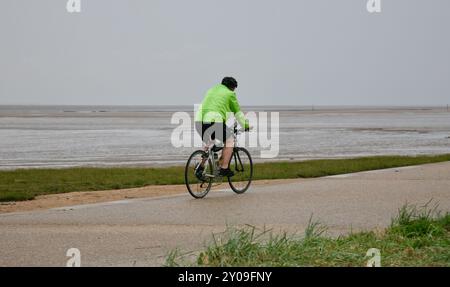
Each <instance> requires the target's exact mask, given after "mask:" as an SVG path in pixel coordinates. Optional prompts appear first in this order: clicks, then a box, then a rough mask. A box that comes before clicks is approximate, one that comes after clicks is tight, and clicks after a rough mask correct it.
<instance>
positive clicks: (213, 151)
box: [200, 121, 244, 178]
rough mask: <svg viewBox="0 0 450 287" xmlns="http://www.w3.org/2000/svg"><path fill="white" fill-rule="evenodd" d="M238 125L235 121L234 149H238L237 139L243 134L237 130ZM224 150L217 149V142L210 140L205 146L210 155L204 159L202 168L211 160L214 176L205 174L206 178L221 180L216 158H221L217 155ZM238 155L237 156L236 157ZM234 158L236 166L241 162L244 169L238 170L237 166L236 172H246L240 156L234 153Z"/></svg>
mask: <svg viewBox="0 0 450 287" xmlns="http://www.w3.org/2000/svg"><path fill="white" fill-rule="evenodd" d="M237 126H238V124H237V121H234V124H233V148H236V146H237V137H238V135H240V134H241V133H242V130H240V129H238V128H237ZM222 149H223V147H217V146H216V141H215V140H210V141H209V142H208V143H207V144H206V145H205V146H204V151H205V152H206V154H207V155H208V156H207V157H206V158H204V159H202V162H201V164H200V165H201V166H204V164H205V162H206V161H207V160H208V159H210V160H211V162H212V163H213V166H212V173H213V174H207V173H206V174H205V176H206V177H211V178H221V176H219V166H218V162H217V161H216V158H219V155H218V154H217V152H219V151H221V150H222ZM236 155H237V156H236ZM233 157H234V160H235V164H237V162H238V161H237V160H236V159H238V160H239V165H240V166H241V167H242V170H240V169H238V167H237V166H236V167H235V168H236V170H237V171H243V170H244V165H243V164H242V161H241V158H240V156H239V154H237V153H235V152H234V151H233Z"/></svg>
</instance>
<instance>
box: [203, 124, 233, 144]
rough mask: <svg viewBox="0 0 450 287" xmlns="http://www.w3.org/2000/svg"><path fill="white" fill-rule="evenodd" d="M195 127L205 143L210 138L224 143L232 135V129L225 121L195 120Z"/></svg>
mask: <svg viewBox="0 0 450 287" xmlns="http://www.w3.org/2000/svg"><path fill="white" fill-rule="evenodd" d="M195 129H196V130H197V132H198V134H199V135H200V136H201V137H202V140H203V142H205V143H207V142H208V141H209V140H210V139H212V140H215V139H217V140H219V141H220V142H222V143H224V142H225V141H226V140H227V139H229V138H231V137H232V136H233V130H232V129H231V128H229V127H228V126H227V125H226V124H225V123H206V122H195Z"/></svg>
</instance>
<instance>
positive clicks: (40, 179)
mask: <svg viewBox="0 0 450 287" xmlns="http://www.w3.org/2000/svg"><path fill="white" fill-rule="evenodd" d="M443 161H450V154H445V155H437V156H417V157H405V156H379V157H363V158H353V159H330V160H310V161H304V162H276V163H273V162H271V163H259V164H256V165H255V173H254V179H286V178H310V177H320V176H326V175H336V174H344V173H351V172H357V171H366V170H375V169H383V168H390V167H400V166H408V165H417V164H425V163H435V162H443ZM183 183H184V167H181V166H178V167H168V168H68V169H22V170H15V171H0V201H18V200H29V199H33V198H34V197H35V196H38V195H43V194H52V193H64V192H71V191H94V190H109V189H122V188H131V187H142V186H146V185H158V184H161V185H167V184H183Z"/></svg>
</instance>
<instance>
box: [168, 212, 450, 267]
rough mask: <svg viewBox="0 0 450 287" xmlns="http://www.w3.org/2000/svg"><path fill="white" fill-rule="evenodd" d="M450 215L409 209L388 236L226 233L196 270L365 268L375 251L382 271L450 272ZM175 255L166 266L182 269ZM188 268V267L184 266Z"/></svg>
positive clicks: (316, 226) (313, 226)
mask: <svg viewBox="0 0 450 287" xmlns="http://www.w3.org/2000/svg"><path fill="white" fill-rule="evenodd" d="M449 224H450V214H449V213H446V214H442V213H440V212H437V211H436V209H435V208H433V209H429V208H428V206H427V205H426V206H424V207H420V208H417V207H415V206H408V205H405V206H404V207H402V208H401V209H400V210H399V214H398V216H397V217H396V218H394V219H393V220H392V224H391V225H390V226H389V227H388V228H387V229H386V230H385V231H384V232H381V233H380V232H359V233H352V234H349V235H346V236H340V237H338V238H330V237H325V236H324V235H323V232H324V226H323V225H321V224H320V223H317V222H313V221H312V219H310V221H309V224H308V227H307V228H306V230H305V236H303V237H299V236H294V235H292V236H290V235H288V234H286V233H282V234H279V235H274V234H273V233H272V232H271V231H267V230H262V231H258V230H257V229H256V228H255V227H251V226H250V227H248V226H247V227H243V228H230V227H229V228H228V229H227V230H226V231H225V233H224V234H223V235H221V236H214V240H213V243H212V244H211V245H209V246H206V247H205V249H204V250H203V251H201V252H200V253H199V254H198V256H197V258H196V260H195V262H190V263H187V264H188V265H190V266H191V265H194V266H195V265H196V266H227V267H228V266H361V267H362V266H366V264H367V261H368V259H369V258H368V257H366V254H367V251H368V250H369V249H371V248H377V249H379V250H380V253H381V265H382V266H447V267H450V228H449ZM177 252H178V253H171V256H169V257H168V260H167V262H166V266H181V265H183V264H180V263H179V262H180V261H181V260H184V259H183V255H181V253H180V252H179V251H177ZM184 264H186V263H184Z"/></svg>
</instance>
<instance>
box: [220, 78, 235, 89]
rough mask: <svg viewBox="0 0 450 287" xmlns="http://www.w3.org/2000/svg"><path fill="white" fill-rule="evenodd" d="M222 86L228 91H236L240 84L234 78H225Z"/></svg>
mask: <svg viewBox="0 0 450 287" xmlns="http://www.w3.org/2000/svg"><path fill="white" fill-rule="evenodd" d="M222 85H224V86H225V87H227V88H228V89H230V90H232V91H234V89H236V88H237V86H238V83H237V81H236V79H235V78H233V77H225V78H223V80H222Z"/></svg>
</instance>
